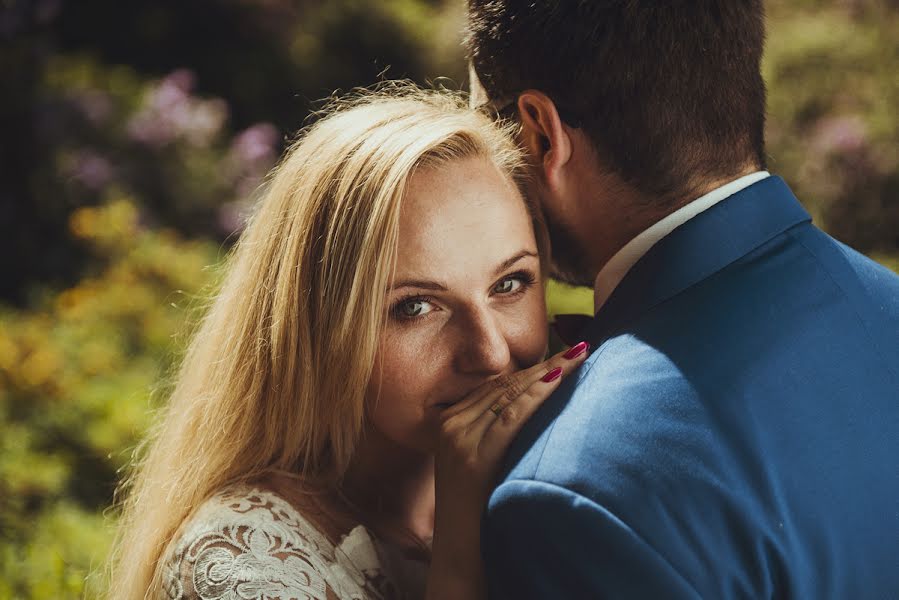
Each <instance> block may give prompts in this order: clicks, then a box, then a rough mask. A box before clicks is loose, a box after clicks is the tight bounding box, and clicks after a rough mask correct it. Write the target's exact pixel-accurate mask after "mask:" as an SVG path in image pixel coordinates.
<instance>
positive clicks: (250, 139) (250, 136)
mask: <svg viewBox="0 0 899 600" xmlns="http://www.w3.org/2000/svg"><path fill="white" fill-rule="evenodd" d="M277 143H278V130H277V129H276V128H275V126H274V125H272V124H271V123H256V124H255V125H252V126H250V127H248V128H246V129H244V130H243V131H241V132H240V133H238V134H237V135H236V136H235V137H234V140H233V141H232V142H231V150H230V152H229V154H230V156H231V160H233V161H234V162H235V163H236V165H238V166H241V165H244V166H246V165H247V164H252V165H255V164H258V163H260V162H262V163H266V167H267V166H269V165H270V164H271V163H272V162H274V159H275V144H277Z"/></svg>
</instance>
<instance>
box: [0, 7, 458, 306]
mask: <svg viewBox="0 0 899 600" xmlns="http://www.w3.org/2000/svg"><path fill="white" fill-rule="evenodd" d="M7 5H8V6H7ZM463 9H464V7H463V6H461V5H460V4H459V3H456V2H450V1H449V0H446V1H443V2H434V1H424V0H385V1H384V2H376V3H372V2H364V1H362V0H331V1H329V2H324V1H306V2H292V1H291V2H288V1H286V0H242V1H226V0H204V1H199V2H191V3H183V2H178V1H175V0H156V1H150V0H140V1H134V2H127V3H122V2H109V1H104V0H79V1H78V2H75V1H72V0H68V1H66V0H31V1H28V0H10V1H9V2H7V3H5V4H4V6H3V7H2V8H0V11H2V12H0V41H2V43H3V44H4V52H3V54H2V57H3V58H2V59H0V69H2V70H0V76H2V77H3V80H4V81H5V82H9V83H10V84H11V85H10V88H11V89H15V90H16V93H14V94H8V95H3V96H2V97H0V114H2V115H3V117H2V118H3V121H2V124H3V125H4V127H3V129H2V130H0V136H2V139H0V149H2V150H0V152H2V154H0V159H2V160H0V177H2V180H3V181H4V182H7V183H4V184H3V185H2V186H0V206H2V207H3V208H4V210H2V211H0V215H2V216H0V240H3V242H4V244H5V248H6V251H4V252H2V253H0V257H2V258H0V261H2V262H0V267H2V270H0V272H2V274H3V278H2V279H0V299H5V300H6V301H7V302H13V303H16V304H18V305H24V304H25V303H27V301H28V300H29V291H30V290H31V289H32V288H33V287H34V286H35V285H37V286H38V287H40V286H41V285H50V286H51V287H59V286H63V285H71V284H72V283H74V282H75V281H77V279H78V277H79V276H80V275H81V274H82V272H83V270H84V269H85V268H86V267H87V264H88V263H89V261H90V255H89V254H87V253H86V252H85V251H84V248H83V247H82V246H81V245H80V244H79V243H78V242H77V240H74V239H72V238H71V236H70V235H69V234H68V232H67V230H66V226H65V224H66V222H67V220H68V216H69V214H70V213H71V211H72V210H75V209H76V208H77V207H79V206H85V205H92V204H95V203H96V202H97V200H98V195H97V193H96V192H97V191H98V190H100V189H102V188H105V187H107V186H109V185H112V184H117V185H121V186H123V187H125V188H126V189H128V190H130V191H132V192H134V193H135V195H136V196H138V197H139V198H140V199H141V200H140V201H141V202H142V203H143V204H144V206H143V208H144V213H145V215H146V216H147V218H149V219H153V220H155V221H157V222H159V223H161V224H165V225H166V226H171V227H175V228H177V229H178V230H180V231H182V232H183V233H185V234H187V235H204V236H211V237H215V238H217V239H220V240H223V239H225V238H226V237H227V236H228V235H229V234H230V233H231V231H224V230H222V228H221V227H220V226H219V223H218V222H217V220H216V218H214V213H215V209H216V207H217V205H219V204H223V203H227V202H232V201H234V196H233V194H231V193H230V191H232V190H231V188H230V187H229V186H230V185H231V182H229V181H227V179H228V177H227V175H228V174H229V173H228V172H224V175H225V176H224V177H218V175H222V173H213V172H211V171H210V169H211V168H212V167H213V166H215V165H218V164H219V163H218V159H217V158H216V154H220V153H221V152H224V151H225V148H223V147H222V146H221V144H222V143H223V142H224V141H226V138H227V137H228V134H229V133H231V132H233V131H239V130H244V129H248V128H254V127H256V129H254V131H255V132H256V133H255V134H253V136H255V137H254V138H253V139H255V140H256V141H257V142H261V141H262V140H263V138H265V142H266V143H267V144H268V145H269V146H271V147H272V148H273V152H274V155H275V156H276V155H277V154H278V153H279V151H280V150H281V148H282V144H283V140H284V137H285V134H286V135H290V134H292V133H293V132H294V131H296V130H297V129H299V128H300V127H301V126H302V125H303V123H304V119H305V118H306V116H307V115H308V113H309V108H310V107H311V106H312V105H313V104H314V102H315V101H317V100H318V99H320V98H323V97H325V96H327V95H329V94H331V93H332V92H333V91H335V90H338V89H343V90H348V89H350V88H352V87H356V86H363V85H369V84H372V83H375V82H376V81H378V80H379V79H380V78H382V77H383V76H387V77H393V78H397V77H406V78H411V79H413V80H416V81H418V82H420V83H424V82H425V81H426V80H427V79H429V78H434V77H436V76H437V75H452V76H455V77H456V81H457V82H459V83H460V84H461V82H462V81H464V76H465V75H464V73H465V70H464V68H463V64H462V60H461V49H460V48H459V44H458V39H457V38H458V31H459V30H460V29H461V26H462V25H461V17H462V14H463V13H462V10H463ZM110 23H115V26H114V27H110V25H109V24H110ZM7 48H8V50H9V51H8V52H7V51H6V50H7ZM148 81H158V82H159V83H148ZM194 94H196V95H194ZM200 96H202V97H209V96H212V97H213V99H210V100H200V98H199V97H200ZM215 97H221V98H226V99H227V101H225V100H216V99H214V98H215ZM135 108H139V109H140V112H139V114H137V115H132V114H131V111H132V110H134V109H135ZM259 123H270V124H271V125H272V126H273V127H266V128H265V129H264V130H263V129H259V128H258V127H257V125H258V124H259ZM251 137H252V136H251ZM245 141H246V142H247V143H249V142H248V141H247V140H245ZM185 146H194V147H196V146H201V147H205V148H208V150H209V152H207V153H205V154H203V153H197V152H195V151H194V150H189V149H186V148H185ZM269 164H270V163H269ZM257 166H259V165H257ZM197 174H199V175H200V176H199V177H197V176H196V175H197ZM22 256H26V257H29V260H28V261H27V262H26V261H22V260H19V259H18V258H17V257H22Z"/></svg>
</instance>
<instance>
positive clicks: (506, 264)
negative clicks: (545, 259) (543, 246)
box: [493, 250, 538, 277]
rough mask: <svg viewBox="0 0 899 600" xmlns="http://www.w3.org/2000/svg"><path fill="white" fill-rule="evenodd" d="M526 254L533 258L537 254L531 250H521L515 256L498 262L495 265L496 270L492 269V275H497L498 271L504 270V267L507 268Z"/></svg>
mask: <svg viewBox="0 0 899 600" xmlns="http://www.w3.org/2000/svg"><path fill="white" fill-rule="evenodd" d="M527 256H533V257H534V258H537V256H538V255H537V253H536V252H534V251H533V250H522V251H521V252H519V253H518V254H516V255H515V256H513V257H511V258H508V259H506V260H504V261H503V262H502V263H500V264H499V266H498V267H496V270H494V271H493V276H494V277H498V276H499V275H500V273H502V272H503V271H505V270H506V269H508V268H509V267H511V266H512V265H514V264H515V263H517V262H518V261H520V260H521V259H522V258H525V257H527Z"/></svg>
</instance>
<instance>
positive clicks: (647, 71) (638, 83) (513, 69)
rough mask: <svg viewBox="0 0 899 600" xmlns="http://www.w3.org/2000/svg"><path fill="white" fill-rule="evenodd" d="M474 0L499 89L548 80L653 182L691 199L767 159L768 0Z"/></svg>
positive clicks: (477, 39) (491, 85)
mask: <svg viewBox="0 0 899 600" xmlns="http://www.w3.org/2000/svg"><path fill="white" fill-rule="evenodd" d="M468 4H469V31H468V50H469V54H470V58H471V60H472V63H473V65H474V67H475V70H476V71H477V73H478V76H479V78H480V80H481V84H482V85H483V87H484V89H485V90H486V91H487V93H488V95H489V96H490V98H491V99H509V100H513V99H514V98H515V97H516V94H518V93H520V92H522V91H524V90H526V89H538V90H541V91H543V92H544V93H546V94H547V95H548V96H549V97H550V98H552V99H553V101H554V102H555V103H556V105H557V106H559V107H562V108H563V109H565V111H566V112H567V113H569V114H571V115H574V117H575V118H576V119H577V121H578V123H577V124H579V125H580V126H581V127H582V128H583V129H584V131H585V132H586V133H587V135H588V136H589V137H590V139H591V140H592V141H593V145H594V147H595V149H596V150H597V152H598V154H599V156H600V157H601V159H602V160H603V161H604V163H605V164H606V165H607V166H608V167H609V168H610V169H612V170H613V171H614V172H615V173H617V175H618V176H620V177H622V178H623V179H624V180H625V181H626V182H627V183H629V184H630V185H633V186H634V187H635V188H636V189H638V190H639V191H641V192H642V193H643V194H646V195H650V196H653V197H656V198H660V199H663V200H667V201H670V202H678V201H683V200H688V199H690V196H691V195H692V194H694V193H695V192H696V188H697V187H698V186H699V185H701V184H702V183H703V182H704V181H707V180H708V179H709V178H716V179H717V178H723V177H727V176H734V175H736V174H738V173H739V172H740V171H741V170H742V169H743V168H744V167H746V166H747V165H751V164H753V163H755V166H757V167H759V168H764V166H765V155H764V124H765V84H764V82H763V80H762V76H761V73H760V66H759V65H760V61H761V56H762V47H763V45H764V36H765V27H764V11H763V8H762V1H761V0H554V1H551V0H542V1H539V0H538V1H531V0H469V3H468ZM562 114H563V118H564V115H565V113H562ZM570 124H571V123H570Z"/></svg>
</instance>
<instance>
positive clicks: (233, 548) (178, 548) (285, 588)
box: [163, 487, 380, 600]
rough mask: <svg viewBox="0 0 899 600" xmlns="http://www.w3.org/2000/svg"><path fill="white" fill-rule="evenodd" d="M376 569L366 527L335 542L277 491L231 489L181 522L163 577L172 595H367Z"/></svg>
mask: <svg viewBox="0 0 899 600" xmlns="http://www.w3.org/2000/svg"><path fill="white" fill-rule="evenodd" d="M366 541H367V542H368V543H367V544H366ZM347 545H348V546H351V547H352V550H353V552H352V553H351V555H349V554H347V553H346V552H345V551H344V546H347ZM378 570H379V564H378V560H377V554H376V552H375V551H374V546H373V545H372V544H371V540H370V538H368V536H367V532H366V531H365V530H364V528H362V527H358V528H356V529H354V530H353V531H352V532H351V533H350V534H349V535H348V536H346V537H345V539H344V540H343V542H342V543H341V544H340V545H339V546H336V547H335V546H334V545H333V544H332V543H331V542H330V541H329V540H328V538H327V537H326V536H325V535H324V534H322V533H321V532H320V531H319V530H318V529H317V528H316V527H315V526H314V525H313V524H312V522H310V521H309V520H308V519H306V518H305V517H304V516H303V515H302V514H300V512H299V511H298V510H297V509H296V508H295V507H294V506H293V505H292V504H290V503H289V502H287V501H286V500H285V499H284V498H283V497H281V496H280V495H278V494H276V493H274V492H272V491H270V490H266V489H261V488H258V487H235V488H230V489H227V490H224V491H222V492H220V493H218V494H216V495H215V496H213V497H211V498H209V499H208V500H207V501H206V502H204V503H203V504H202V505H201V506H200V507H199V508H198V509H197V510H196V511H195V513H194V514H193V516H191V517H190V518H189V519H188V521H186V522H185V523H184V524H183V526H182V527H181V529H180V531H179V533H178V535H177V537H176V539H175V541H174V544H173V545H172V546H171V551H170V554H169V556H168V559H167V560H166V563H165V568H164V574H163V578H164V586H165V590H166V593H167V597H168V598H170V599H171V600H193V599H203V600H213V599H218V598H273V599H281V600H287V599H289V598H304V599H306V598H309V599H314V600H328V599H332V598H341V599H342V598H354V599H359V600H369V599H371V598H379V597H380V596H379V595H378V594H377V593H374V590H371V589H369V588H370V586H369V585H368V580H369V578H370V577H371V576H374V575H379V574H378V573H377V571H378ZM365 571H370V573H366V572H365Z"/></svg>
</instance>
